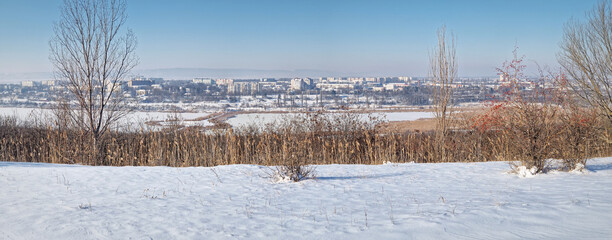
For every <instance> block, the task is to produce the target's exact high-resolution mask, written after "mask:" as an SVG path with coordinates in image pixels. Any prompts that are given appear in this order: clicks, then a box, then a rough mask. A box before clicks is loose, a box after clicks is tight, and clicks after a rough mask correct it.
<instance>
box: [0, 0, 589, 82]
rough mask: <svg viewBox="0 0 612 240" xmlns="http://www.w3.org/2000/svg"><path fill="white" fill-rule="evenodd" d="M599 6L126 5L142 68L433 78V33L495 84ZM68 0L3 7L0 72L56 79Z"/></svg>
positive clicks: (558, 1) (463, 69) (12, 2)
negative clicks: (439, 32) (520, 59)
mask: <svg viewBox="0 0 612 240" xmlns="http://www.w3.org/2000/svg"><path fill="white" fill-rule="evenodd" d="M596 3H597V1H596V0H549V1H545V0H514V1H501V0H500V1H496V0H486V1H435V0H432V1H425V0H418V1H410V0H404V1H384V0H372V1H359V0H349V1H339V0H337V1H336V0H320V1H319V0H300V1H298V0H295V1H292V0H279V1H265V0H263V1H262V0H245V1H235V0H219V1H208V0H193V1H187V0H177V1H168V0H163V1H161V0H129V1H128V12H129V19H128V22H127V26H129V27H130V28H131V29H132V30H133V31H134V32H135V33H136V36H137V38H138V48H137V54H138V55H139V57H140V65H138V67H137V70H143V69H157V68H241V69H242V68H244V69H262V70H297V69H315V70H324V71H334V72H351V73H364V74H371V75H387V76H426V75H427V72H428V62H429V61H428V55H429V52H431V50H432V49H433V47H434V45H435V44H436V41H437V40H436V29H437V28H439V27H440V26H442V25H443V24H445V25H446V26H447V28H448V29H449V30H452V32H453V33H454V34H455V36H456V44H457V58H458V62H459V75H461V76H491V75H495V74H496V72H495V67H496V66H500V65H501V63H502V62H503V61H504V60H505V59H508V58H510V57H511V56H512V50H513V48H514V45H515V44H518V46H519V48H520V53H521V54H524V55H526V58H527V59H528V60H534V61H537V62H538V63H539V64H540V65H549V66H551V67H555V66H557V64H556V62H557V59H556V54H557V52H558V51H559V43H560V42H561V37H562V34H563V25H564V24H565V23H566V22H567V21H568V20H569V19H570V18H572V17H574V18H578V19H582V18H584V14H585V12H586V11H590V9H592V8H593V6H594V5H595V4H596ZM61 5H62V1H61V0H0V74H14V73H21V72H51V71H53V68H52V65H51V64H50V63H49V60H48V55H49V47H48V41H49V39H50V38H51V36H52V31H53V30H52V26H53V22H54V21H57V20H58V19H59V12H60V11H59V8H60V6H61Z"/></svg>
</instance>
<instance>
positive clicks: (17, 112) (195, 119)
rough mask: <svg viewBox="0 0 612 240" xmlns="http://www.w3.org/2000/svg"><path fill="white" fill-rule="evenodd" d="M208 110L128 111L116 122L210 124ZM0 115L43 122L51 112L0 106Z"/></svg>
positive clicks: (132, 125) (126, 125)
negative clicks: (172, 121) (174, 121)
mask: <svg viewBox="0 0 612 240" xmlns="http://www.w3.org/2000/svg"><path fill="white" fill-rule="evenodd" d="M210 114H211V113H210V112H177V113H173V112H142V111H134V112H130V113H128V114H127V115H126V116H125V117H124V118H122V119H121V120H120V122H119V124H117V127H118V129H121V130H140V129H141V128H146V129H159V128H160V127H163V126H165V125H169V124H173V123H171V122H169V119H175V118H178V119H177V120H179V121H180V122H179V123H180V124H181V125H184V126H202V127H205V126H211V125H212V123H210V122H209V121H208V120H202V119H203V118H204V117H206V116H208V115H210ZM0 116H5V117H6V116H8V117H15V118H16V119H17V120H19V121H20V122H28V121H32V120H40V121H43V122H51V120H50V119H52V116H53V112H52V111H51V110H50V109H40V108H19V107H0ZM147 122H158V124H159V125H160V126H147V125H146V124H145V123H147Z"/></svg>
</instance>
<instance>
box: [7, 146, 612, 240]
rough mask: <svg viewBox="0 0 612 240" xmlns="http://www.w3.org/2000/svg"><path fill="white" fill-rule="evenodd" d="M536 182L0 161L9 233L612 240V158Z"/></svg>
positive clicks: (398, 170) (487, 172)
mask: <svg viewBox="0 0 612 240" xmlns="http://www.w3.org/2000/svg"><path fill="white" fill-rule="evenodd" d="M587 168H588V169H589V170H590V171H589V172H587V173H566V172H553V173H549V174H544V175H537V176H535V177H533V178H520V177H518V176H517V175H512V174H507V173H506V172H507V171H508V170H509V167H508V164H507V163H504V162H489V163H445V164H386V165H375V166H364V165H322V166H318V167H317V178H316V179H309V180H306V181H303V182H299V183H275V182H272V181H271V180H270V179H269V178H265V177H262V176H265V175H266V174H265V171H264V169H265V167H261V166H254V165H231V166H218V167H214V168H169V167H92V166H78V165H54V164H37V163H11V162H0V185H1V186H2V187H1V188H0V216H2V217H0V239H227V238H242V239H441V238H442V239H606V238H607V239H609V238H610V236H612V227H611V226H612V201H611V200H610V199H612V185H611V184H610V183H611V182H612V158H600V159H595V160H590V161H589V163H588V166H587Z"/></svg>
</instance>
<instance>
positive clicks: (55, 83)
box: [42, 80, 59, 86]
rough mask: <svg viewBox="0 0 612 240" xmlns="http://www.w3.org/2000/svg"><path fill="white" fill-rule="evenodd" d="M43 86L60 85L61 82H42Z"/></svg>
mask: <svg viewBox="0 0 612 240" xmlns="http://www.w3.org/2000/svg"><path fill="white" fill-rule="evenodd" d="M42 85H43V86H55V85H59V81H57V80H47V81H42Z"/></svg>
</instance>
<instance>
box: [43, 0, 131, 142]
mask: <svg viewBox="0 0 612 240" xmlns="http://www.w3.org/2000/svg"><path fill="white" fill-rule="evenodd" d="M126 19H127V14H126V2H125V0H64V5H63V8H62V9H61V16H60V20H59V22H57V23H56V24H55V26H54V32H55V35H54V37H53V38H52V39H51V41H50V47H51V54H50V60H51V62H52V63H53V65H54V66H55V70H56V77H57V78H59V80H61V81H62V82H64V83H65V85H66V94H65V95H64V96H65V98H64V100H65V102H63V103H60V104H59V106H64V107H63V108H61V109H62V110H63V114H65V115H64V116H65V120H66V121H67V123H68V124H69V125H70V126H75V127H77V128H79V129H81V130H83V131H85V132H86V133H88V134H90V136H91V138H92V141H93V143H92V144H93V146H94V150H96V149H98V148H97V146H98V145H97V143H98V142H99V139H100V138H101V137H102V136H103V135H104V134H105V133H106V132H108V131H109V128H110V127H111V125H112V124H114V123H116V122H117V121H118V120H119V119H120V118H121V117H122V116H124V115H125V113H126V112H125V111H124V110H125V109H126V106H125V104H124V101H123V100H124V99H123V97H122V94H121V82H122V80H123V79H124V78H125V77H126V75H127V74H128V73H129V71H130V70H131V69H132V68H133V67H134V66H135V65H136V64H137V62H138V59H137V57H136V55H135V53H134V50H135V47H136V37H135V36H134V34H133V33H132V31H131V30H129V29H127V30H124V24H125V22H126ZM75 104H76V106H77V107H74V106H73V105H75Z"/></svg>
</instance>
